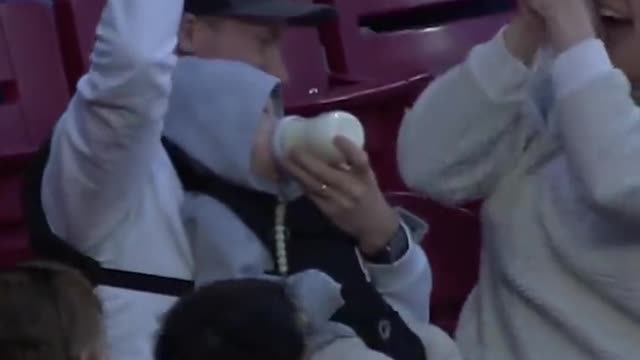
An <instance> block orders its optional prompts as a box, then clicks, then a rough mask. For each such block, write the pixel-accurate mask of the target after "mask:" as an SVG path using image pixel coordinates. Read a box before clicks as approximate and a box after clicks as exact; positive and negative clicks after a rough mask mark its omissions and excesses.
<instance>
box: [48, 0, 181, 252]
mask: <svg viewBox="0 0 640 360" xmlns="http://www.w3.org/2000/svg"><path fill="white" fill-rule="evenodd" d="M182 11H183V1H182V0H153V1H149V0H110V1H108V3H107V4H106V7H105V9H104V11H103V14H102V18H101V20H100V23H99V25H98V28H97V40H96V44H95V48H94V50H93V53H92V57H91V60H92V61H91V67H90V69H89V71H88V73H87V74H86V75H84V77H82V79H81V80H80V81H79V83H78V86H77V93H76V94H75V96H74V97H73V98H72V100H71V101H70V103H69V106H68V107H67V110H66V112H65V113H64V115H63V116H62V118H61V119H60V121H59V123H58V124H57V126H56V128H55V130H54V134H53V139H52V144H51V154H50V158H49V161H48V163H47V166H46V168H45V174H44V179H43V187H42V199H43V200H42V201H43V207H44V210H45V214H46V215H47V219H48V221H49V224H50V226H51V227H52V229H53V231H54V232H55V233H56V234H57V235H59V236H61V237H63V238H65V239H66V240H67V241H69V242H71V243H72V244H73V245H75V246H77V247H78V248H79V249H80V250H83V249H86V247H88V246H91V245H95V244H90V242H91V241H96V239H100V238H102V237H104V236H105V235H106V234H107V233H109V232H110V231H112V229H113V228H114V226H116V225H117V223H118V222H119V221H121V220H122V219H123V218H124V217H126V216H127V211H128V209H130V208H131V206H132V201H134V200H135V199H136V194H137V193H138V192H139V191H138V190H139V187H140V186H144V183H145V182H150V181H151V179H150V167H151V165H150V164H151V163H152V162H153V160H154V159H155V158H156V157H157V156H159V151H160V146H161V145H160V137H161V131H162V126H163V116H164V113H165V111H166V106H167V102H168V97H169V93H170V88H171V74H172V71H173V68H174V66H175V62H176V57H175V55H174V50H175V46H176V37H177V30H178V24H179V21H180V18H181V14H182Z"/></svg>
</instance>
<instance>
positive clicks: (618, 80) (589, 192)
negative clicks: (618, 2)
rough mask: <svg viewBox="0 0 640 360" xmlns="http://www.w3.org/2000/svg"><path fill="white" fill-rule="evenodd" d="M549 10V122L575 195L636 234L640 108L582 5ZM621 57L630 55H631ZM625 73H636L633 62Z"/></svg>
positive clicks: (638, 13)
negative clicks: (552, 49) (552, 54)
mask: <svg viewBox="0 0 640 360" xmlns="http://www.w3.org/2000/svg"><path fill="white" fill-rule="evenodd" d="M549 4H550V5H552V7H551V8H550V9H549V10H548V11H549V15H548V21H549V27H550V29H551V33H552V35H553V40H554V44H555V46H556V47H557V49H558V51H559V52H560V53H561V54H560V55H559V57H558V59H557V60H556V62H555V64H554V67H553V79H554V86H555V93H556V94H557V95H556V96H557V97H558V99H557V104H558V105H557V107H556V109H555V111H554V116H556V117H557V121H558V122H559V125H560V132H561V139H562V140H563V148H564V149H565V151H566V154H567V158H568V161H569V166H570V169H571V170H572V174H573V175H574V177H575V179H576V180H577V181H576V186H577V190H578V191H580V192H581V193H582V194H583V195H584V197H585V199H586V200H587V202H588V203H589V204H590V205H591V206H592V208H593V209H594V210H595V211H598V212H600V213H601V214H605V215H607V216H610V218H612V219H616V220H618V221H626V222H627V223H629V224H635V225H634V226H637V224H638V222H639V221H640V170H639V168H638V159H640V108H638V105H637V104H636V103H634V100H633V98H632V96H631V90H632V89H631V87H630V83H629V80H628V79H627V77H626V76H625V74H624V73H623V72H622V71H620V70H618V69H615V68H614V67H613V65H612V63H611V60H610V59H609V55H608V54H607V51H606V50H605V46H604V44H603V43H602V42H601V41H600V40H597V39H596V38H595V35H594V34H595V31H594V29H593V26H592V25H591V23H590V21H589V19H588V16H587V15H586V14H585V8H584V4H583V3H582V2H580V1H577V0H569V1H565V2H558V3H556V2H553V1H550V2H549ZM629 4H630V5H631V8H632V10H631V11H632V12H633V13H634V14H633V18H634V21H635V30H633V31H632V32H631V33H628V34H627V36H628V37H629V39H628V40H627V44H633V43H632V41H636V40H637V39H638V38H639V36H640V4H639V3H638V2H637V1H631V2H629ZM563 14H565V15H566V14H571V19H572V21H571V22H570V23H566V21H564V20H563V19H565V17H564V16H563ZM581 14H582V16H580V15H581ZM633 32H635V34H633ZM633 37H635V38H633ZM619 51H626V52H628V53H633V49H623V48H621V49H619ZM623 65H629V66H631V67H634V66H635V69H637V68H638V63H637V62H631V63H629V64H623ZM626 70H633V68H632V69H629V68H627V69H626Z"/></svg>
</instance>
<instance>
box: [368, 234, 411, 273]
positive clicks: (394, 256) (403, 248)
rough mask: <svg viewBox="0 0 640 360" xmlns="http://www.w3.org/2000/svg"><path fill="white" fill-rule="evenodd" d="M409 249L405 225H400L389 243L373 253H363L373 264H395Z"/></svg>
mask: <svg viewBox="0 0 640 360" xmlns="http://www.w3.org/2000/svg"><path fill="white" fill-rule="evenodd" d="M408 250H409V237H408V236H407V231H406V230H405V228H404V225H402V224H400V225H398V229H397V230H396V232H395V233H394V234H393V237H392V238H391V240H389V242H388V243H387V245H386V246H385V247H384V248H382V249H381V250H379V251H378V252H376V253H375V254H372V255H366V254H362V257H363V258H364V259H365V260H366V261H367V262H370V263H372V264H380V265H383V264H384V265H386V264H393V263H395V262H396V261H398V260H400V259H402V257H403V256H404V255H405V254H406V253H407V251H408Z"/></svg>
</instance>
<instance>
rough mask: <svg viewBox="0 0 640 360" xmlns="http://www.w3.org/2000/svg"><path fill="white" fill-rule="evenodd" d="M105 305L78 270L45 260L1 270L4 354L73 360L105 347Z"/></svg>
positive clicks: (5, 359) (25, 359)
mask: <svg viewBox="0 0 640 360" xmlns="http://www.w3.org/2000/svg"><path fill="white" fill-rule="evenodd" d="M101 313H102V309H101V306H100V302H99V301H98V299H97V298H96V296H95V295H94V293H93V288H92V287H91V285H90V284H89V282H88V281H87V280H85V279H84V278H83V277H82V276H81V275H80V274H79V273H78V272H76V271H75V270H72V269H70V268H67V267H65V266H62V265H58V264H54V263H48V262H40V263H30V264H26V265H22V266H18V267H14V268H11V269H4V270H2V271H0V359H2V360H71V359H75V358H77V357H78V356H79V355H81V354H82V353H84V352H91V351H95V352H98V351H100V349H99V346H100V345H101V340H102V336H103V332H102V319H101Z"/></svg>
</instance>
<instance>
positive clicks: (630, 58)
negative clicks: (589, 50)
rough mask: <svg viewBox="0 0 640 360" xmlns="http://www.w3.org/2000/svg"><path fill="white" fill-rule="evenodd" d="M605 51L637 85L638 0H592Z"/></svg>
mask: <svg viewBox="0 0 640 360" xmlns="http://www.w3.org/2000/svg"><path fill="white" fill-rule="evenodd" d="M595 4H596V9H597V11H598V13H599V18H600V20H601V27H600V29H601V31H602V36H603V39H604V42H605V43H606V45H607V49H608V51H609V55H610V57H611V59H612V61H613V63H614V64H615V66H616V67H618V68H619V69H621V70H622V71H624V73H625V74H626V75H627V77H628V78H629V80H630V81H631V82H632V84H633V86H634V88H636V89H637V88H639V87H640V1H639V0H595Z"/></svg>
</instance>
